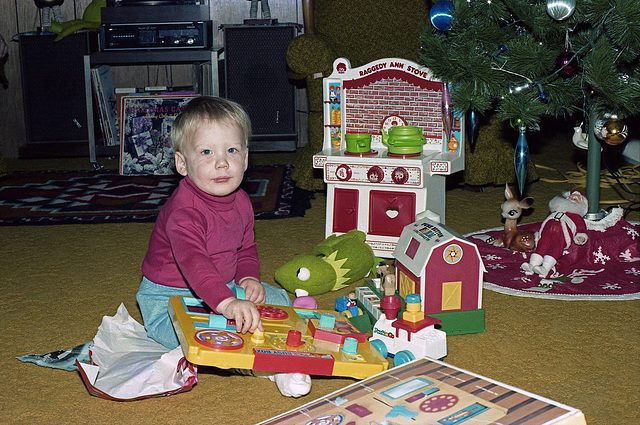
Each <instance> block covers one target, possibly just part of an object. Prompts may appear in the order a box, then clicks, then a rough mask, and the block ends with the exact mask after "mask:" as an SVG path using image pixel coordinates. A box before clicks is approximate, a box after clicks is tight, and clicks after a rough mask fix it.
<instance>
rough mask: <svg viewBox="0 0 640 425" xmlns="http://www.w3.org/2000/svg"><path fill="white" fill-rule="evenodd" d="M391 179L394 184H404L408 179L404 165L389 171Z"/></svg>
mask: <svg viewBox="0 0 640 425" xmlns="http://www.w3.org/2000/svg"><path fill="white" fill-rule="evenodd" d="M391 180H393V182H394V183H395V184H405V183H406V182H407V181H408V180H409V172H408V171H407V169H406V168H404V167H398V168H396V169H395V170H393V173H391Z"/></svg>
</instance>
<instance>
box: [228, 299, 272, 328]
mask: <svg viewBox="0 0 640 425" xmlns="http://www.w3.org/2000/svg"><path fill="white" fill-rule="evenodd" d="M218 312H219V313H220V314H222V315H223V316H224V317H226V318H227V319H232V320H235V321H236V331H238V332H241V333H246V332H254V331H255V330H256V329H260V330H261V331H264V327H263V326H262V322H261V321H260V313H259V312H258V309H257V308H256V305H255V304H254V303H252V302H251V301H247V300H239V299H237V298H227V299H226V300H223V301H222V302H221V303H220V304H218Z"/></svg>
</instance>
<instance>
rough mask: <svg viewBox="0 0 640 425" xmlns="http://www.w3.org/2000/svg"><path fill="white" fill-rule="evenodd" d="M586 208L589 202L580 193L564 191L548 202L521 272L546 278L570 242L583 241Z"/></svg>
mask: <svg viewBox="0 0 640 425" xmlns="http://www.w3.org/2000/svg"><path fill="white" fill-rule="evenodd" d="M588 210H589V201H588V200H587V198H586V197H585V196H584V195H583V194H582V193H580V192H578V191H576V190H574V191H572V192H564V193H563V194H562V196H556V197H554V198H553V199H551V201H549V211H551V214H549V215H548V216H547V218H546V219H545V220H544V221H543V222H542V225H541V226H540V229H539V230H538V231H537V232H536V250H535V252H534V253H532V254H531V258H530V259H529V262H528V263H523V264H522V266H521V268H522V270H523V271H524V272H525V274H528V275H532V274H534V273H536V274H538V275H539V276H540V277H543V278H544V277H547V275H548V274H549V272H550V271H551V269H552V268H553V267H554V266H555V265H556V262H557V261H558V259H559V258H560V257H561V256H562V255H563V253H564V251H565V250H567V249H569V247H571V245H572V244H574V243H575V244H577V245H584V244H585V243H587V239H588V237H587V226H586V224H585V222H584V218H583V216H584V215H585V214H586V213H587V211H588Z"/></svg>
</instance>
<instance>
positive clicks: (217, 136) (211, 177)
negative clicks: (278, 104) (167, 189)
mask: <svg viewBox="0 0 640 425" xmlns="http://www.w3.org/2000/svg"><path fill="white" fill-rule="evenodd" d="M248 157H249V150H248V149H246V148H245V147H244V144H243V141H242V133H241V131H240V129H239V128H238V127H237V126H234V125H221V124H219V123H216V122H208V123H206V124H203V125H202V126H200V127H199V128H198V129H197V130H196V132H195V133H194V135H193V138H192V139H191V140H189V141H188V143H186V144H185V148H184V151H183V152H176V169H177V170H178V172H179V173H180V174H182V175H183V176H187V175H188V176H189V178H190V179H191V181H193V183H194V184H195V185H196V186H197V187H198V188H199V189H200V190H202V191H203V192H205V193H208V194H210V195H214V196H226V195H229V194H230V193H232V192H233V191H234V190H236V189H237V188H238V187H239V186H240V183H242V178H243V175H244V172H245V171H246V169H247V165H248Z"/></svg>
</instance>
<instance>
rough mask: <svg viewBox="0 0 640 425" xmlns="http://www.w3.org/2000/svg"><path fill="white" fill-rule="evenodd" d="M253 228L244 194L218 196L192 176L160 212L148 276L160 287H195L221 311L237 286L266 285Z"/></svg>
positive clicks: (146, 262) (145, 264) (146, 269)
mask: <svg viewBox="0 0 640 425" xmlns="http://www.w3.org/2000/svg"><path fill="white" fill-rule="evenodd" d="M253 222H254V216H253V208H252V206H251V201H250V200H249V195H247V193H246V192H245V191H244V190H242V189H238V190H237V191H235V192H233V193H232V194H230V195H228V196H224V197H219V196H212V195H209V194H206V193H204V192H202V191H201V190H200V189H198V188H197V187H196V186H195V185H194V184H193V182H192V181H191V179H189V177H188V176H187V177H185V178H184V179H182V181H181V182H180V184H179V185H178V187H177V188H176V190H175V191H174V192H173V194H172V195H171V197H170V198H169V200H168V201H167V203H166V204H165V205H164V206H163V207H162V209H161V210H160V214H159V215H158V219H157V221H156V224H155V227H154V228H153V232H152V233H151V239H150V240H149V249H148V251H147V255H146V256H145V258H144V261H143V262H142V274H144V276H145V277H146V278H147V279H149V280H151V281H152V282H154V283H157V284H160V285H166V286H173V287H178V288H187V287H189V288H191V289H192V290H193V291H194V292H195V293H196V295H198V297H200V298H201V299H202V300H203V301H204V302H205V303H207V305H209V307H211V308H212V309H214V310H215V309H216V308H217V306H218V304H219V303H220V302H221V301H222V300H224V299H226V298H229V297H233V296H234V295H233V293H232V292H231V290H229V288H228V287H227V283H228V282H230V281H231V280H233V279H235V281H236V282H240V280H241V279H243V278H245V277H255V278H256V279H258V281H260V274H259V267H260V263H259V261H258V249H257V245H256V243H255V241H254V236H253Z"/></svg>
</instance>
